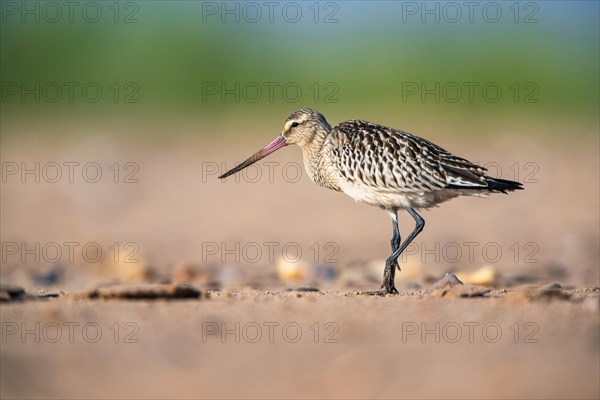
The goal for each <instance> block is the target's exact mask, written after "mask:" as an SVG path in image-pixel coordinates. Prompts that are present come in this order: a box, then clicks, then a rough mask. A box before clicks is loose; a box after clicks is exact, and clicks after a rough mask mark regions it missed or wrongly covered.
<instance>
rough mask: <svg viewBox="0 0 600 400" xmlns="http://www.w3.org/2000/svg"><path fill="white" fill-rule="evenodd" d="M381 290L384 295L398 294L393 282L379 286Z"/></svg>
mask: <svg viewBox="0 0 600 400" xmlns="http://www.w3.org/2000/svg"><path fill="white" fill-rule="evenodd" d="M381 289H383V291H384V292H385V294H398V289H396V286H394V283H393V282H391V283H390V282H384V283H383V284H382V285H381Z"/></svg>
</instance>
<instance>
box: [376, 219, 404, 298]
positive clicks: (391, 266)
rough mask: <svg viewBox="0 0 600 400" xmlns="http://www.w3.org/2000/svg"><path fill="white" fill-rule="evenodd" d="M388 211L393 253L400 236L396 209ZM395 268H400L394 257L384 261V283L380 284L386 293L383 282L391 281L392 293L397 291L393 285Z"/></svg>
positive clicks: (397, 245)
mask: <svg viewBox="0 0 600 400" xmlns="http://www.w3.org/2000/svg"><path fill="white" fill-rule="evenodd" d="M388 212H389V214H390V216H391V217H392V229H393V232H394V234H393V236H392V241H391V245H392V255H393V254H394V253H395V252H396V251H397V250H398V248H399V247H400V241H401V237H400V230H399V229H398V214H397V211H396V210H393V211H388ZM388 261H389V259H388ZM396 268H398V270H400V266H399V265H398V261H397V259H394V260H392V261H391V262H387V261H386V263H385V270H384V271H383V282H384V283H383V284H382V285H381V288H382V289H385V291H386V293H390V291H388V289H387V287H386V286H385V282H392V287H391V291H392V293H398V291H397V290H396V288H395V287H394V285H393V283H394V278H395V276H396Z"/></svg>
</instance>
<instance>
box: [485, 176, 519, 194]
mask: <svg viewBox="0 0 600 400" xmlns="http://www.w3.org/2000/svg"><path fill="white" fill-rule="evenodd" d="M486 182H487V184H488V187H487V188H488V189H489V190H497V191H499V192H502V193H506V191H509V192H512V191H513V190H523V189H524V187H523V184H522V183H521V182H515V181H509V180H506V179H498V178H486Z"/></svg>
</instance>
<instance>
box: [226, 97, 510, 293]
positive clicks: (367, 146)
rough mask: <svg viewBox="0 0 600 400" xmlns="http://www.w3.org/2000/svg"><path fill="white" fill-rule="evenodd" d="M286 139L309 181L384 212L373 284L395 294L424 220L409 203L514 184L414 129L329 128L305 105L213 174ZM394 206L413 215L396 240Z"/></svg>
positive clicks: (431, 202)
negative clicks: (403, 258) (262, 142)
mask: <svg viewBox="0 0 600 400" xmlns="http://www.w3.org/2000/svg"><path fill="white" fill-rule="evenodd" d="M288 144H297V145H298V146H300V148H301V149H302V153H303V157H304V166H305V168H306V171H307V173H308V176H309V177H310V178H311V179H312V181H313V182H315V183H316V184H318V185H321V186H324V187H326V188H328V189H333V190H336V191H339V192H344V193H345V194H347V195H348V196H350V197H352V198H353V199H354V200H356V201H360V202H363V203H367V204H370V205H373V206H377V207H380V208H382V209H384V210H386V211H387V212H388V214H389V215H390V216H391V218H392V227H393V237H392V241H391V244H392V254H391V255H390V256H389V258H388V259H387V260H386V263H385V269H384V274H383V284H382V285H381V287H382V289H384V290H385V293H398V291H397V290H396V287H395V286H394V276H395V271H396V268H398V269H400V267H399V265H398V257H399V256H400V254H402V252H403V251H404V249H406V247H407V246H408V245H409V244H410V243H411V242H412V240H413V239H414V238H415V237H416V236H417V235H418V234H419V233H420V232H421V231H422V230H423V227H424V226H425V220H424V219H423V218H422V217H421V216H420V215H419V214H418V213H417V212H416V211H415V210H416V209H427V208H430V207H434V206H436V205H438V204H440V203H442V202H444V201H447V200H450V199H452V198H454V197H457V196H486V195H487V194H489V193H495V192H502V193H506V192H507V191H513V190H516V189H522V184H521V183H519V182H513V181H508V180H504V179H497V178H492V177H489V176H487V175H486V174H485V173H486V169H485V168H483V167H481V166H479V165H477V164H475V163H472V162H470V161H467V160H465V159H464V158H460V157H457V156H455V155H453V154H452V153H450V152H449V151H446V150H444V149H443V148H441V147H439V146H437V145H435V144H433V143H431V142H430V141H428V140H425V139H423V138H420V137H418V136H416V135H412V134H410V133H407V132H403V131H399V130H397V129H392V128H387V127H385V126H381V125H377V124H373V123H371V122H367V121H361V120H349V121H344V122H342V123H340V124H338V125H337V126H335V127H334V128H332V127H331V125H329V123H328V122H327V120H326V119H325V117H324V116H323V115H321V113H319V112H317V111H315V110H312V109H308V108H304V109H301V110H298V111H296V112H294V113H292V114H291V115H290V116H289V117H288V118H287V120H286V121H285V125H284V128H283V132H282V133H281V134H280V135H279V136H277V138H276V139H275V140H273V141H272V142H271V143H269V144H268V145H267V146H266V147H264V148H263V149H261V150H259V151H258V152H257V153H255V154H254V155H253V156H251V157H250V158H248V159H247V160H246V161H244V162H242V163H241V164H239V165H238V166H236V167H235V168H232V169H231V170H229V171H227V172H226V173H225V174H223V175H221V176H220V177H219V178H220V179H223V178H226V177H228V176H229V175H232V174H235V173H236V172H238V171H240V170H242V169H244V168H246V167H247V166H249V165H251V164H253V163H255V162H257V161H258V160H260V159H262V158H264V157H266V156H268V155H269V154H271V153H273V152H275V151H277V150H278V149H281V148H282V147H285V146H287V145H288ZM398 210H406V211H407V212H408V213H409V214H410V215H411V216H412V217H413V218H414V219H415V221H416V227H415V229H414V230H413V231H412V232H411V234H410V235H408V237H407V238H406V240H405V241H404V242H402V243H401V238H400V231H399V229H398V215H397V212H398Z"/></svg>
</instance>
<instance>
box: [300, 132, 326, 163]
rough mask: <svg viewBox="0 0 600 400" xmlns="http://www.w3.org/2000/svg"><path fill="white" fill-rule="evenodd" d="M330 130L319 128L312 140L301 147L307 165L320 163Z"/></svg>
mask: <svg viewBox="0 0 600 400" xmlns="http://www.w3.org/2000/svg"><path fill="white" fill-rule="evenodd" d="M330 130H331V128H329V129H326V128H324V127H319V128H317V129H316V131H315V134H314V135H312V137H311V138H310V140H309V141H307V142H306V143H304V144H303V145H302V146H301V147H302V153H303V156H304V162H305V163H306V162H310V163H311V164H312V163H315V164H317V163H318V162H319V160H320V159H321V156H322V149H323V145H324V143H325V139H327V135H328V134H329V131H330Z"/></svg>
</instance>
